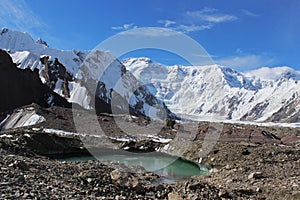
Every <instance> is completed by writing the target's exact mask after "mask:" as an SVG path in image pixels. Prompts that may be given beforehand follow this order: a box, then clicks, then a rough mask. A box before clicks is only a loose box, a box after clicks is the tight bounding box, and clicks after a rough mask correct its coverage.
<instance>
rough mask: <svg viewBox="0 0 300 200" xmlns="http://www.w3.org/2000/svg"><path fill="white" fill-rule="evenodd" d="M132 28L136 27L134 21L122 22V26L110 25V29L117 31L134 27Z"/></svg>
mask: <svg viewBox="0 0 300 200" xmlns="http://www.w3.org/2000/svg"><path fill="white" fill-rule="evenodd" d="M134 28H137V26H135V25H134V23H130V24H123V25H122V26H113V27H111V29H113V30H119V31H126V30H129V29H134Z"/></svg>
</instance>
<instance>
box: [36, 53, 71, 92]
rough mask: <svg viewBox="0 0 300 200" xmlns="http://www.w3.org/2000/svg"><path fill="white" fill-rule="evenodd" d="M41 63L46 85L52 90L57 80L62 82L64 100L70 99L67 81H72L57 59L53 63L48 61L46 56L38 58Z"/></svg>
mask: <svg viewBox="0 0 300 200" xmlns="http://www.w3.org/2000/svg"><path fill="white" fill-rule="evenodd" d="M40 61H41V63H42V64H43V65H44V66H45V69H44V77H45V79H46V85H47V86H48V87H49V88H50V89H52V90H54V89H55V85H56V83H57V81H58V79H61V80H62V84H61V88H62V90H63V94H64V96H65V97H66V98H70V89H69V81H72V75H71V74H70V73H69V72H67V69H66V67H65V66H63V64H61V63H60V62H59V61H58V59H57V58H55V60H54V61H49V57H48V56H44V57H42V58H40Z"/></svg>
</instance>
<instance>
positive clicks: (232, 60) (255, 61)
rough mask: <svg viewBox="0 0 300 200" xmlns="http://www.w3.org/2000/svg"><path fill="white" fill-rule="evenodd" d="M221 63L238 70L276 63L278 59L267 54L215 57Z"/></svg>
mask: <svg viewBox="0 0 300 200" xmlns="http://www.w3.org/2000/svg"><path fill="white" fill-rule="evenodd" d="M215 62H216V63H218V64H221V65H225V66H229V67H232V68H234V69H236V70H238V71H247V70H252V69H257V68H260V67H266V66H270V65H274V64H276V59H275V58H273V57H270V56H268V55H265V54H261V55H256V54H248V55H237V56H231V57H227V58H220V59H215Z"/></svg>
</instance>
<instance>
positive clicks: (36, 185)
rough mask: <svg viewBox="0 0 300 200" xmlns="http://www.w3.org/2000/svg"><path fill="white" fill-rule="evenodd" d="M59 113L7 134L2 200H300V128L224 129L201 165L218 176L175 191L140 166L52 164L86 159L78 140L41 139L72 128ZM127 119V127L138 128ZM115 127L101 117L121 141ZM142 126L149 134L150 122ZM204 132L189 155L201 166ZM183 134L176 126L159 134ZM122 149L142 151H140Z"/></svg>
mask: <svg viewBox="0 0 300 200" xmlns="http://www.w3.org/2000/svg"><path fill="white" fill-rule="evenodd" d="M45 113H48V114H47V115H45ZM51 113H52V114H51ZM53 113H54V111H53V110H46V111H42V110H40V111H39V114H41V115H43V116H44V117H45V119H46V122H44V123H42V124H39V125H36V126H35V127H34V126H33V127H28V128H16V129H11V130H6V131H2V132H0V157H1V158H0V169H1V173H0V199H173V200H175V199H176V200H177V199H300V192H299V191H300V142H299V135H300V134H299V133H300V131H299V129H291V128H274V127H257V126H250V125H235V124H225V125H224V126H223V128H222V133H221V135H220V138H219V139H218V142H217V143H216V144H215V145H214V147H213V149H212V150H211V151H210V152H209V154H208V155H206V156H205V157H203V158H202V159H201V163H202V164H208V165H210V166H211V167H212V170H211V173H210V174H207V175H202V176H194V177H191V178H189V179H187V180H184V181H180V182H176V183H171V184H170V183H162V182H161V180H162V177H160V176H159V175H156V174H154V173H152V172H147V171H145V170H144V169H143V168H142V167H138V166H133V167H127V166H125V165H123V164H120V163H113V162H108V161H105V162H103V161H102V162H100V161H87V162H65V161H59V160H54V159H50V158H49V157H48V156H47V154H48V155H49V154H51V153H61V154H63V153H70V151H68V150H70V149H71V150H72V152H75V153H78V154H80V153H86V150H85V149H84V148H82V145H83V144H82V141H81V140H80V139H79V138H78V137H77V136H72V135H71V136H70V135H68V136H64V135H55V134H46V133H44V132H42V127H48V128H49V127H53V128H58V127H54V124H56V126H59V127H60V128H64V126H65V128H66V127H71V126H70V124H68V123H71V122H70V121H69V120H67V119H65V118H66V117H67V116H68V113H67V112H65V111H61V113H64V115H63V117H64V119H63V120H62V119H61V117H60V114H59V112H55V113H56V115H54V114H53ZM126 119H127V118H126ZM126 119H124V123H133V121H132V120H126ZM55 120H59V122H60V123H58V121H55ZM111 120H112V118H111V116H99V122H100V124H101V123H102V125H103V126H104V124H109V126H108V125H106V127H110V128H108V129H109V130H110V132H111V134H112V135H114V136H115V135H116V134H117V129H116V127H114V125H113V122H112V121H111ZM137 122H139V123H141V124H143V126H145V130H148V129H147V128H146V127H147V126H148V125H147V123H142V122H144V121H143V120H138V121H137ZM197 126H198V128H197V133H196V134H195V137H194V138H193V140H192V143H191V144H190V145H189V148H186V149H185V152H184V153H183V155H182V156H183V157H185V158H188V159H189V160H192V161H195V162H199V157H198V156H199V149H201V147H202V143H203V137H204V135H205V134H204V133H205V132H207V130H208V124H207V123H200V124H198V125H197ZM37 127H38V128H37ZM69 131H70V130H69ZM181 132H182V129H180V127H176V126H175V129H164V130H163V131H162V132H161V133H160V135H161V136H163V135H164V136H165V137H170V136H172V135H173V136H174V133H176V134H183V133H181ZM185 134H187V133H185ZM175 139H176V138H175ZM114 142H117V141H114ZM140 142H141V141H140ZM181 142H184V141H181ZM153 144H154V143H151V142H149V141H148V142H147V145H148V146H149V145H150V146H151V145H153ZM174 144H176V142H175V143H174ZM181 144H184V143H181ZM118 145H119V147H124V146H126V145H127V146H129V145H131V146H130V147H132V148H135V147H138V145H141V144H137V143H134V144H133V143H132V142H125V143H124V142H123V143H119V144H118ZM170 145H171V144H170ZM181 146H182V145H181ZM42 147H44V148H42ZM178 148H181V147H180V146H178ZM55 150H56V152H55ZM170 153H171V152H170Z"/></svg>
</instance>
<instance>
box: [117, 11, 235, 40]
mask: <svg viewBox="0 0 300 200" xmlns="http://www.w3.org/2000/svg"><path fill="white" fill-rule="evenodd" d="M184 16H185V17H186V18H188V21H189V23H179V22H178V21H172V20H169V19H167V20H158V21H157V23H159V24H162V25H163V26H164V27H165V28H170V29H172V30H175V31H179V32H181V33H190V32H196V31H203V30H208V29H211V28H213V27H214V26H215V24H217V23H222V22H229V21H234V20H236V19H237V17H236V16H234V15H229V14H222V13H219V12H218V10H217V9H215V8H207V7H205V8H203V9H202V10H198V11H187V12H186V13H184ZM179 21H181V20H179ZM136 28H137V26H134V23H131V24H124V25H122V26H116V27H112V29H113V30H119V31H126V30H130V29H136ZM145 28H146V27H145ZM162 32H163V33H162ZM124 34H131V35H132V34H138V35H151V36H154V35H157V36H159V34H163V36H168V35H169V34H171V35H173V34H174V33H171V32H166V31H157V32H155V30H154V29H149V30H147V29H139V30H136V31H135V32H129V33H124Z"/></svg>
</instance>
